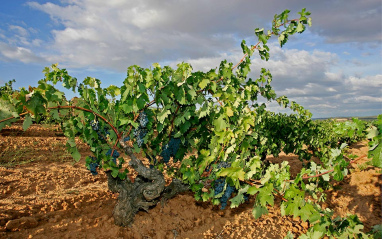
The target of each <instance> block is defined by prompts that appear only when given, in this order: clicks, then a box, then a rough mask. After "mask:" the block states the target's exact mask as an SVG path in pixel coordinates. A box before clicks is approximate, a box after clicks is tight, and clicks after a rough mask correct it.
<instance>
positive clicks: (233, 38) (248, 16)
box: [0, 0, 382, 118]
mask: <svg viewBox="0 0 382 239" xmlns="http://www.w3.org/2000/svg"><path fill="white" fill-rule="evenodd" d="M304 7H305V8H307V10H308V11H310V12H311V13H312V15H311V17H312V22H313V25H312V27H311V28H309V30H307V31H306V32H304V33H303V34H301V35H296V36H294V37H293V38H292V39H291V40H290V41H289V42H288V43H287V44H286V45H285V46H284V47H283V48H280V47H279V46H278V43H277V39H276V38H275V41H274V42H271V43H270V44H269V45H270V48H271V58H270V60H269V61H268V62H263V61H261V60H259V59H258V57H255V58H254V60H253V66H252V70H253V71H252V73H251V77H252V78H256V77H257V75H258V72H259V71H258V69H259V68H261V67H265V68H268V69H270V71H271V72H272V74H273V86H274V88H275V90H276V93H277V94H278V95H280V96H281V95H286V96H288V97H289V98H290V99H292V100H295V101H297V102H298V103H300V104H302V105H303V106H304V107H305V108H308V109H310V110H311V112H312V113H313V117H316V118H317V117H335V116H370V115H377V114H381V113H382V14H381V13H382V4H381V1H380V0H321V1H313V0H312V1H306V0H290V1H285V0H268V1H260V0H236V1H232V0H210V1H207V0H172V1H157V0H148V1H145V0H142V1H130V0H107V1H105V0H61V1H53V0H50V1H47V0H35V1H27V0H2V1H1V3H0V85H3V84H4V83H5V82H7V81H9V80H11V79H16V85H15V86H16V87H17V88H18V87H27V86H28V85H37V81H38V80H40V79H42V78H43V74H42V72H41V71H42V70H43V68H44V67H45V66H49V65H51V64H52V63H59V66H60V67H64V68H66V69H67V70H68V71H69V73H70V74H71V75H72V76H75V77H77V78H78V79H80V80H82V79H83V78H85V77H86V76H92V77H96V78H99V79H100V80H101V81H102V83H103V85H104V86H108V85H110V84H114V85H121V83H122V81H123V79H124V78H125V76H126V69H127V67H128V66H130V65H133V64H137V65H140V66H142V67H150V66H151V65H152V63H155V62H158V63H160V64H161V65H162V66H164V65H170V66H173V67H175V66H176V64H177V63H179V62H183V61H184V62H189V63H191V65H192V66H193V68H194V70H204V71H205V70H209V69H211V68H216V67H217V66H218V65H219V63H220V61H221V60H224V59H227V60H228V61H231V62H233V63H237V62H238V61H239V60H240V58H241V57H242V53H241V48H240V42H241V40H242V39H245V40H246V41H247V43H249V44H255V43H256V38H255V36H254V34H253V33H254V29H255V28H257V27H260V28H262V27H264V28H265V29H269V28H270V22H271V20H272V19H273V16H274V15H275V14H276V13H281V12H282V11H283V10H285V9H289V10H291V17H292V18H294V17H297V12H298V11H300V10H301V9H302V8H304ZM269 107H270V109H272V110H275V111H278V110H279V109H278V108H277V107H276V106H274V105H272V104H271V105H269Z"/></svg>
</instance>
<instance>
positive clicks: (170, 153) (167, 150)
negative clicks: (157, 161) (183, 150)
mask: <svg viewBox="0 0 382 239" xmlns="http://www.w3.org/2000/svg"><path fill="white" fill-rule="evenodd" d="M179 146H180V139H178V138H177V139H176V138H171V139H170V141H169V142H168V143H167V144H166V145H165V146H164V147H163V148H162V153H161V154H160V156H162V157H163V162H165V163H168V162H169V161H170V158H171V157H174V156H175V155H176V153H177V152H178V149H179Z"/></svg>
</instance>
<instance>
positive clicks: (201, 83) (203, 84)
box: [199, 79, 210, 90]
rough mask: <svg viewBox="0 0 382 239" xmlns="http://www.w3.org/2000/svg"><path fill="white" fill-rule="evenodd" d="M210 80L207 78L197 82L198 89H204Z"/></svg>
mask: <svg viewBox="0 0 382 239" xmlns="http://www.w3.org/2000/svg"><path fill="white" fill-rule="evenodd" d="M209 82H210V80H209V79H203V80H202V81H201V82H200V83H199V87H200V89H202V90H203V89H204V88H206V86H207V85H208V83H209Z"/></svg>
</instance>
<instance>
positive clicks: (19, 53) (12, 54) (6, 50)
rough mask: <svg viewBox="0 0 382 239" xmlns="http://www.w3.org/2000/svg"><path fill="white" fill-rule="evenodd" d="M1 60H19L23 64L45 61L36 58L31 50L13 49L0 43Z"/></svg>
mask: <svg viewBox="0 0 382 239" xmlns="http://www.w3.org/2000/svg"><path fill="white" fill-rule="evenodd" d="M0 60H4V61H11V60H18V61H21V62H23V63H36V62H42V61H43V59H42V58H41V57H39V56H36V55H35V54H34V53H33V52H32V51H31V50H30V49H27V48H24V47H13V46H9V45H7V44H5V43H3V42H0Z"/></svg>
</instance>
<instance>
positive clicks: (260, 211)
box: [252, 205, 268, 219]
mask: <svg viewBox="0 0 382 239" xmlns="http://www.w3.org/2000/svg"><path fill="white" fill-rule="evenodd" d="M264 214H268V209H267V208H266V207H263V206H260V205H256V206H255V207H254V208H253V210H252V215H253V217H254V218H255V219H259V218H260V217H261V216H262V215H264Z"/></svg>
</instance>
